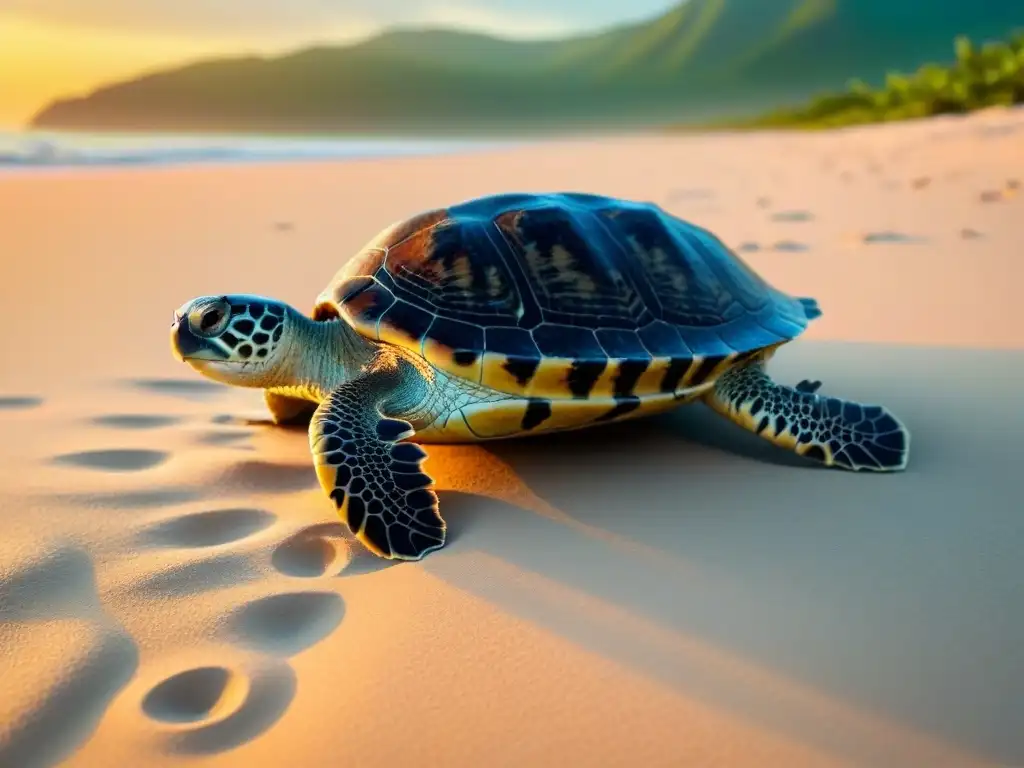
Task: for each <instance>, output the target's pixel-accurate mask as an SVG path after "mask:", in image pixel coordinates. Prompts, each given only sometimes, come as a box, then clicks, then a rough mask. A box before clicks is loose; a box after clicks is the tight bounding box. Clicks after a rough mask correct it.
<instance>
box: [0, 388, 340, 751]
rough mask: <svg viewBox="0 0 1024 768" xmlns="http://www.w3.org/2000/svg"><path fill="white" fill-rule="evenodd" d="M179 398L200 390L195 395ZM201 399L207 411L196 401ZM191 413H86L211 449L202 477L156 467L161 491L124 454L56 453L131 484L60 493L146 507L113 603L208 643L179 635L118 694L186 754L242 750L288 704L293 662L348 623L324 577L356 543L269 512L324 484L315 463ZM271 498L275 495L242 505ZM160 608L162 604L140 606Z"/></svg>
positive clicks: (161, 740)
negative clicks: (170, 659)
mask: <svg viewBox="0 0 1024 768" xmlns="http://www.w3.org/2000/svg"><path fill="white" fill-rule="evenodd" d="M167 386H169V387H170V390H171V391H167ZM167 386H165V385H164V384H159V385H158V386H157V387H156V389H157V390H158V391H160V393H161V394H174V389H175V388H174V387H173V386H170V385H167ZM185 396H186V397H187V398H189V399H193V400H194V399H195V398H194V397H193V396H192V393H191V392H186V395H185ZM196 407H197V408H198V409H200V410H203V411H205V408H204V407H203V405H202V404H201V403H198V404H197V405H196ZM197 420H198V421H200V422H201V421H209V420H210V419H209V416H208V415H207V414H205V413H204V414H202V415H200V416H199V417H198V419H197V418H193V417H189V418H173V419H164V420H162V419H160V418H159V417H157V415H156V414H155V413H154V414H153V415H152V416H149V415H147V414H146V413H141V412H140V413H134V414H129V413H128V412H127V411H125V412H120V413H114V414H108V415H102V414H101V415H92V416H91V418H89V419H88V420H87V423H88V424H89V425H90V427H91V428H103V429H104V430H107V429H114V430H124V431H125V432H136V433H137V432H140V431H144V432H152V433H153V434H154V436H157V435H158V436H159V440H158V441H157V440H154V442H153V445H156V444H159V445H161V446H170V449H169V450H170V451H171V453H173V454H174V455H177V453H178V451H177V450H176V449H175V446H189V445H192V446H195V450H196V451H197V452H204V453H206V452H209V454H208V456H209V459H208V461H207V460H205V459H204V460H203V461H202V462H200V463H199V464H198V465H193V468H194V467H195V466H200V467H202V469H201V471H199V472H192V473H189V471H188V469H187V468H186V469H182V471H179V467H183V466H184V467H187V466H188V465H187V463H185V464H183V465H181V464H178V463H177V461H175V462H174V463H173V464H169V465H166V466H165V465H164V462H163V461H161V462H157V463H154V464H153V467H152V468H156V467H159V469H158V472H159V475H158V476H156V475H155V476H154V477H157V478H158V479H157V482H159V483H160V484H161V486H163V487H160V488H146V487H145V484H146V481H147V480H149V479H150V476H149V475H148V474H146V473H145V472H144V471H143V470H145V469H147V467H139V471H136V472H134V473H131V474H123V470H122V469H121V464H120V463H119V462H118V459H119V458H122V459H123V457H119V456H118V455H116V454H115V455H114V456H109V455H108V456H104V455H103V454H102V453H100V455H99V457H97V456H96V455H95V454H96V453H99V452H82V453H79V454H69V455H64V456H62V457H58V458H57V459H51V461H57V462H58V463H59V464H62V465H64V466H70V467H74V468H75V469H83V468H84V469H91V470H99V471H110V472H112V474H111V477H112V478H114V479H115V482H124V483H128V484H129V486H130V487H129V486H126V487H125V488H123V489H121V490H106V489H104V490H102V491H101V492H94V493H78V494H64V495H63V496H62V497H61V498H63V499H65V500H71V501H72V502H73V503H74V502H77V503H80V504H87V505H89V506H99V505H104V504H106V505H109V506H111V507H116V508H120V509H132V508H133V503H132V502H137V501H141V502H144V503H142V504H139V505H138V506H134V508H135V509H137V510H140V512H141V513H140V514H139V515H138V516H137V517H136V518H134V522H132V523H131V524H130V527H129V529H128V531H127V532H126V534H127V535H126V536H125V539H124V542H125V543H124V544H122V545H120V546H121V547H122V549H123V552H121V553H115V555H116V560H119V561H120V562H117V561H115V562H114V563H113V566H112V573H111V574H110V575H109V576H108V578H110V579H111V581H113V582H114V583H115V586H114V588H113V589H114V592H115V593H116V595H117V598H116V599H118V600H119V601H120V602H121V603H123V604H125V605H128V606H142V611H143V612H144V613H148V614H149V615H154V614H153V612H155V611H159V612H160V613H161V614H162V616H163V617H164V618H163V619H162V621H164V623H165V624H166V626H164V625H163V624H162V625H161V626H162V629H161V631H162V632H166V633H168V634H172V635H179V634H180V636H181V637H182V638H187V637H198V638H201V642H200V643H199V644H198V645H199V646H200V647H201V648H202V650H200V651H199V652H196V651H194V650H193V648H194V647H195V644H193V643H190V642H189V641H187V640H185V641H184V644H182V647H181V648H180V649H178V651H176V652H175V655H176V656H177V655H180V656H181V659H180V662H179V663H172V664H170V665H168V664H167V663H166V656H165V657H163V659H160V658H158V659H157V660H156V664H155V665H154V666H153V667H152V669H153V670H154V671H153V672H152V673H147V667H148V666H149V665H148V663H146V664H144V665H143V667H142V669H141V670H140V674H139V675H137V676H136V678H135V679H134V680H132V681H131V683H130V684H129V685H128V687H127V690H126V691H124V693H123V694H122V696H121V697H120V700H119V701H120V702H121V703H117V702H115V704H114V705H113V706H118V707H125V708H130V710H131V711H132V712H134V713H135V716H136V717H137V718H138V729H139V731H140V732H142V733H143V734H147V735H148V736H149V737H150V738H152V740H153V741H155V742H156V743H158V744H159V745H161V746H162V748H163V749H165V750H167V751H168V752H172V753H177V754H183V755H204V754H205V755H208V754H216V753H222V752H226V751H229V750H231V749H234V748H235V747H238V746H240V745H242V744H245V743H247V742H249V741H251V740H253V739H255V738H257V737H258V736H259V735H260V734H262V733H263V732H265V731H266V730H267V729H268V728H270V727H271V726H272V725H273V724H274V723H275V722H276V721H277V720H278V719H280V717H281V716H282V715H283V714H284V713H285V712H286V711H287V709H288V707H289V706H290V704H291V701H292V699H293V698H294V695H295V692H296V686H297V680H296V675H295V673H294V671H293V669H292V667H291V665H290V663H289V661H288V660H289V658H290V657H292V656H294V655H295V654H297V653H300V652H302V651H304V650H306V649H308V648H310V647H312V646H314V645H316V644H317V643H319V642H321V641H322V640H324V639H325V638H326V637H328V636H329V635H330V634H331V633H333V632H334V631H336V630H337V629H338V628H339V627H340V625H341V623H342V621H343V619H344V616H345V602H344V600H343V599H342V598H341V596H340V595H339V594H338V593H337V592H336V591H335V589H334V585H333V584H332V583H331V582H330V581H327V579H332V578H335V577H337V576H338V575H340V574H341V573H342V572H343V571H344V570H345V569H346V566H347V565H348V564H349V562H350V560H351V552H352V549H353V546H354V545H353V544H352V542H351V536H350V535H349V534H348V532H347V530H346V529H345V528H344V527H343V526H342V525H341V524H340V522H338V521H336V520H333V519H331V518H330V517H325V519H324V521H323V522H319V523H314V524H312V525H304V526H301V527H296V526H295V525H294V523H293V522H291V521H290V519H289V516H288V515H286V514H282V515H278V514H276V513H275V512H273V511H271V508H270V507H272V506H276V505H277V503H278V502H279V503H281V504H284V505H286V506H287V505H289V504H292V503H293V502H292V501H291V498H294V496H295V494H302V495H303V496H305V494H306V492H308V491H310V490H311V489H314V488H315V487H316V477H315V474H314V472H313V468H312V465H311V463H308V462H306V461H301V462H300V461H299V460H298V459H296V460H295V461H294V462H289V461H287V460H280V459H279V460H276V461H269V460H262V459H259V460H251V459H243V460H241V461H239V460H238V459H237V456H236V454H235V453H234V447H235V445H237V444H240V443H243V442H247V441H248V438H250V437H251V436H252V434H253V432H252V430H251V429H246V430H237V429H233V427H236V426H238V422H237V420H232V421H231V422H230V423H226V422H224V420H220V421H217V420H214V424H215V425H216V427H215V430H213V431H210V430H207V431H202V430H199V431H197V430H195V428H194V424H195V422H196V421H197ZM190 423H191V424H192V426H191V427H190V426H189V424H190ZM244 426H250V425H248V424H246V425H244ZM108 453H109V452H108ZM144 453H145V452H144V451H140V454H144ZM170 455H171V454H170V453H168V454H167V458H169V457H170ZM69 456H70V458H69ZM82 456H85V458H84V459H83V458H82ZM302 458H303V459H305V456H303V457H302ZM139 463H143V462H141V461H140V462H139ZM117 478H124V480H123V481H119V480H117ZM140 481H141V485H140ZM267 497H270V498H272V499H274V501H275V503H274V504H273V505H269V506H268V505H253V504H249V503H246V502H248V501H250V500H252V501H257V500H266V499H267ZM214 499H216V500H217V501H216V502H215V503H209V502H211V501H214ZM229 499H230V500H229ZM222 501H223V502H226V503H221V502H222ZM295 503H297V502H295ZM302 503H306V502H302ZM328 513H329V506H328V505H325V515H326V514H328ZM300 580H301V581H300ZM307 585H308V587H307ZM154 603H161V604H162V605H161V607H158V608H157V607H150V608H146V607H145V606H147V605H149V606H152V605H153V604H154ZM176 605H177V606H180V608H176V607H175V606H176ZM186 605H187V606H188V608H187V609H186V608H184V606H186ZM190 645H192V646H193V648H190V647H189V646H190ZM229 649H230V650H229ZM147 662H148V659H147ZM56 725H59V723H58V724H56ZM2 763H3V761H2V760H0V764H2Z"/></svg>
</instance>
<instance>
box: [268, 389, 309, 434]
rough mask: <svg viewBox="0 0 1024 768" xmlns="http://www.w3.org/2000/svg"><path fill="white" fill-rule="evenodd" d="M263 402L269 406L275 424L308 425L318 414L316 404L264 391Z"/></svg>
mask: <svg viewBox="0 0 1024 768" xmlns="http://www.w3.org/2000/svg"><path fill="white" fill-rule="evenodd" d="M263 402H265V403H266V404H267V410H269V411H270V417H271V418H272V419H273V420H274V423H275V424H282V425H283V424H308V423H309V420H310V419H311V418H312V416H313V414H314V413H315V412H316V407H317V406H316V403H314V402H313V401H312V400H303V399H302V398H298V397H290V396H288V395H281V394H278V393H277V392H271V391H270V390H269V389H265V390H263Z"/></svg>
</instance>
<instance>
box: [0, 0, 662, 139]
mask: <svg viewBox="0 0 1024 768" xmlns="http://www.w3.org/2000/svg"><path fill="white" fill-rule="evenodd" d="M677 1H678V0H629V2H624V0H557V2H555V1H554V0H0V128H15V127H18V126H21V125H23V124H24V123H25V122H26V121H27V120H28V119H29V118H30V117H31V115H32V114H33V113H34V112H36V111H37V110H38V109H39V108H41V107H42V106H44V105H45V104H46V103H48V102H49V101H50V100H51V99H53V98H58V97H62V96H74V95H80V94H84V93H88V92H89V91H90V90H92V89H93V88H95V87H96V86H98V85H101V84H103V83H107V82H111V81H115V80H119V79H124V78H129V77H133V76H135V75H137V74H139V73H141V72H145V71H148V70H152V69H158V68H161V67H165V66H169V65H173V64H177V63H181V62H185V61H189V60H194V59H197V58H206V57H211V56H217V55H223V54H239V53H270V54H273V53H279V52H283V51H287V50H292V49H295V48H299V47H302V46H303V45H306V44H310V43H323V42H350V41H355V40H358V39H361V38H365V37H368V36H370V35H372V34H374V33H375V32H377V31H379V30H381V29H383V28H387V27H391V26H395V25H403V26H405V25H429V26H444V27H450V28H460V29H470V30H477V31H482V32H489V33H492V34H497V35H501V36H503V37H516V38H531V37H555V36H560V35H565V34H571V33H573V32H584V31H590V30H595V29H601V28H605V27H608V26H612V25H614V24H618V23H622V22H627V21H633V20H639V19H645V18H651V17H654V16H655V15H657V14H658V13H660V12H662V11H664V10H665V9H666V8H669V7H671V6H672V5H674V4H675V3H676V2H677Z"/></svg>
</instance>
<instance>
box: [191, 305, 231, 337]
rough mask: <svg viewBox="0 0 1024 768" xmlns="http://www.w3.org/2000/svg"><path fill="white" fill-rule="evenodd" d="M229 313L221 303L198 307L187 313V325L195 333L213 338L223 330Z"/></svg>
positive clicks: (228, 309) (226, 307)
mask: <svg viewBox="0 0 1024 768" xmlns="http://www.w3.org/2000/svg"><path fill="white" fill-rule="evenodd" d="M230 311H231V310H230V308H229V307H228V306H227V305H226V304H224V303H223V302H218V303H216V304H207V305H205V306H202V307H198V308H197V309H194V310H193V311H192V312H191V313H189V317H188V321H189V325H191V326H192V330H193V331H195V332H196V333H200V334H202V335H204V336H214V335H216V334H218V333H220V332H221V331H222V330H224V327H225V326H226V325H227V320H228V316H229V314H230Z"/></svg>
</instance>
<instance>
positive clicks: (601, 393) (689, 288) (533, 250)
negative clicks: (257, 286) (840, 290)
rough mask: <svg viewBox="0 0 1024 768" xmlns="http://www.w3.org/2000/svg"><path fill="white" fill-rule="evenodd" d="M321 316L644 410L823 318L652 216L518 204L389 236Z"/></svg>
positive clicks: (507, 202)
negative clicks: (643, 401)
mask: <svg viewBox="0 0 1024 768" xmlns="http://www.w3.org/2000/svg"><path fill="white" fill-rule="evenodd" d="M313 314H314V316H315V317H326V316H336V315H340V316H341V317H343V318H345V319H346V320H347V321H348V322H349V323H350V324H351V325H352V326H353V327H354V328H356V329H357V330H358V331H359V332H360V333H361V334H363V335H364V336H366V337H368V338H371V339H378V340H380V341H383V342H390V343H392V344H398V345H401V346H402V347H405V348H407V349H410V350H414V351H416V352H417V353H419V354H421V355H422V356H423V357H424V358H426V359H427V360H428V361H430V362H431V363H433V364H434V365H435V366H437V367H438V368H440V369H442V370H444V371H446V372H448V373H450V374H454V375H456V376H459V377H462V378H465V379H469V380H471V381H474V382H479V383H481V384H483V385H485V386H488V387H491V388H493V389H496V390H499V391H502V392H508V393H511V394H516V395H524V396H527V397H535V396H536V397H547V398H555V399H560V398H590V397H615V398H630V399H636V398H637V397H639V398H643V397H644V396H648V395H656V394H667V393H669V392H673V393H677V394H678V393H680V392H683V391H686V390H689V389H692V388H694V387H700V386H701V385H705V384H708V383H710V382H711V381H713V380H714V378H716V377H717V376H718V374H720V373H721V372H722V371H724V370H726V369H727V368H728V367H729V366H731V365H733V364H735V363H737V362H739V361H741V360H743V359H744V358H746V357H749V356H751V355H754V354H756V353H757V352H759V351H760V350H762V349H764V348H766V347H771V346H774V345H778V344H780V343H783V342H786V341H789V340H790V339H792V338H794V337H795V336H797V335H798V334H799V333H801V332H802V331H803V330H804V328H805V327H806V326H807V323H808V320H810V319H812V318H813V317H815V316H816V315H817V310H816V305H815V304H814V302H813V300H802V299H795V298H792V297H790V296H787V295H786V294H784V293H782V292H780V291H777V290H775V289H774V288H772V287H771V286H769V285H768V284H767V283H766V282H765V281H764V280H762V279H761V278H760V277H758V276H757V275H756V274H755V273H754V272H753V271H752V270H751V269H750V268H749V267H748V266H747V265H746V264H744V263H743V262H742V261H741V260H740V259H739V258H738V257H736V256H735V255H734V254H733V253H732V252H731V251H729V249H728V248H726V247H725V246H724V245H723V244H722V243H721V242H720V241H719V240H718V239H717V238H716V237H714V236H713V235H711V234H710V233H708V232H706V231H705V230H702V229H700V228H698V227H696V226H694V225H692V224H688V223H686V222H684V221H682V220H680V219H677V218H675V217H673V216H671V215H669V214H667V213H665V212H664V211H663V210H661V209H660V208H658V207H657V206H655V205H653V204H647V203H633V202H627V201H623V200H617V199H612V198H606V197H598V196H592V195H582V194H551V195H531V194H518V195H502V196H496V197H486V198H480V199H476V200H471V201H468V202H465V203H461V204H458V205H455V206H453V207H450V208H446V209H439V210H434V211H430V212H427V213H423V214H420V215H418V216H415V217H413V218H411V219H409V220H407V221H404V222H401V223H398V224H395V225H393V226H391V227H389V228H388V229H386V230H385V231H384V232H382V233H381V234H380V235H378V237H377V238H375V239H374V240H373V241H371V242H370V243H369V244H367V246H366V247H365V248H364V249H363V250H362V251H361V252H360V253H359V254H358V255H357V256H355V257H354V258H353V259H352V260H351V261H350V262H349V263H348V264H346V265H345V267H344V268H343V269H342V270H341V271H340V272H339V273H338V274H337V275H336V276H335V278H334V280H333V281H332V282H331V284H330V285H329V286H328V287H327V288H326V289H325V291H324V292H323V293H322V294H321V295H320V297H319V299H318V303H317V307H316V308H315V309H314V313H313Z"/></svg>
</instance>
